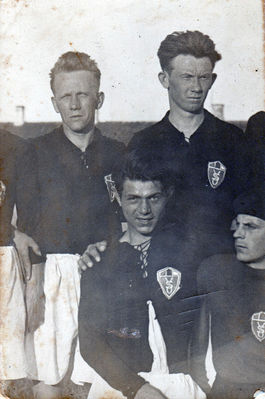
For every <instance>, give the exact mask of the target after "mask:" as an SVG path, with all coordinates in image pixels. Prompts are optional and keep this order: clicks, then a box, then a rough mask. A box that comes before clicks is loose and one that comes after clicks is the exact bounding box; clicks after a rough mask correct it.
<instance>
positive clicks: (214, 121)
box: [205, 110, 243, 136]
mask: <svg viewBox="0 0 265 399" xmlns="http://www.w3.org/2000/svg"><path fill="white" fill-rule="evenodd" d="M205 116H206V117H205V123H206V124H208V125H209V127H213V128H214V130H215V131H216V133H220V134H222V135H224V134H226V133H227V134H229V135H235V136H242V135H243V131H242V130H241V129H240V128H239V127H238V126H236V125H234V124H232V123H230V122H227V121H223V120H222V119H219V118H217V117H216V116H214V115H213V114H211V113H210V112H209V111H207V110H205Z"/></svg>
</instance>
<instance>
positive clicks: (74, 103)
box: [70, 94, 80, 109]
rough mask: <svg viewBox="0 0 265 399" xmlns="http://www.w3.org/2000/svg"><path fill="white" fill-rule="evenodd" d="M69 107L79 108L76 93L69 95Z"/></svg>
mask: <svg viewBox="0 0 265 399" xmlns="http://www.w3.org/2000/svg"><path fill="white" fill-rule="evenodd" d="M70 107H71V109H80V101H79V98H78V96H77V95H75V94H73V95H72V96H71V103H70Z"/></svg>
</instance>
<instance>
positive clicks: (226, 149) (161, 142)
mask: <svg viewBox="0 0 265 399" xmlns="http://www.w3.org/2000/svg"><path fill="white" fill-rule="evenodd" d="M204 112H205V117H204V121H203V122H202V124H201V125H200V126H199V127H198V129H197V130H196V131H195V132H194V133H193V134H192V136H191V137H190V139H189V143H188V142H186V141H185V136H184V134H183V133H182V132H180V131H178V130H177V129H176V128H175V127H174V126H173V125H172V124H171V123H170V121H169V119H168V115H169V113H167V114H166V115H165V117H164V118H163V119H162V120H161V121H160V122H158V123H156V124H155V125H152V126H150V127H148V128H146V129H145V130H143V131H141V132H139V133H136V134H135V136H134V137H133V138H132V140H131V142H130V143H129V149H133V148H135V147H138V146H142V147H143V148H146V150H147V151H154V152H155V151H159V153H160V154H163V156H164V157H165V158H166V159H167V160H169V161H171V164H172V168H173V169H174V168H175V171H176V173H177V174H178V173H180V174H183V175H184V182H185V187H186V189H185V194H184V197H183V199H182V200H181V202H182V207H183V210H184V209H186V210H187V214H186V223H187V224H188V225H189V226H190V230H191V231H192V232H196V233H197V235H198V237H203V240H202V242H205V241H208V240H210V241H209V248H210V247H213V246H215V247H216V249H217V252H220V251H221V252H223V250H224V249H227V248H226V245H225V246H224V247H223V248H221V247H220V245H222V243H224V242H225V241H226V240H227V241H228V248H229V249H230V248H231V247H232V246H231V244H229V242H230V234H229V226H230V223H231V220H232V216H233V208H232V202H233V200H234V198H235V197H236V196H237V195H238V194H239V193H240V192H241V191H242V190H243V189H244V188H245V186H246V182H247V181H248V177H249V162H248V155H247V147H246V141H245V137H244V134H243V132H242V131H241V130H240V129H239V128H237V127H236V126H234V125H232V124H229V123H227V122H224V121H221V120H220V119H218V118H216V117H215V116H213V115H212V114H210V113H209V112H208V111H206V110H204ZM180 165H181V167H180ZM178 201H180V199H179V198H178V196H176V202H178ZM175 214H176V212H175V211H174V208H173V209H172V213H171V215H170V216H171V218H172V219H173V218H174V217H175ZM227 237H228V238H227ZM215 253H216V252H215Z"/></svg>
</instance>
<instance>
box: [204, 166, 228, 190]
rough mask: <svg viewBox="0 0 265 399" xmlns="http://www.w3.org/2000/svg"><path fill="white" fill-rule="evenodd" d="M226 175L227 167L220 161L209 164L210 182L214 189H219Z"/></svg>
mask: <svg viewBox="0 0 265 399" xmlns="http://www.w3.org/2000/svg"><path fill="white" fill-rule="evenodd" d="M225 174H226V167H225V166H224V165H223V164H222V162H220V161H214V162H208V180H209V183H210V185H211V187H212V188H217V187H219V186H220V185H221V184H222V183H223V181H224V179H225Z"/></svg>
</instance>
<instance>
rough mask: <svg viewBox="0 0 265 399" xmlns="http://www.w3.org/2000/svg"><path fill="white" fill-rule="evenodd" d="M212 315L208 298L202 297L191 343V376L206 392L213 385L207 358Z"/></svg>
mask: <svg viewBox="0 0 265 399" xmlns="http://www.w3.org/2000/svg"><path fill="white" fill-rule="evenodd" d="M209 322H210V316H209V312H208V306H207V298H206V295H205V298H203V299H202V305H201V308H200V312H199V315H198V318H197V320H196V322H195V326H194V329H193V337H192V343H191V353H190V362H191V376H192V378H193V379H194V381H195V382H196V383H197V384H198V385H199V386H200V387H201V389H202V390H203V391H204V392H205V393H209V392H210V390H211V387H210V385H209V383H208V378H207V373H206V366H205V359H206V354H207V349H208V343H209V330H210V329H209Z"/></svg>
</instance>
